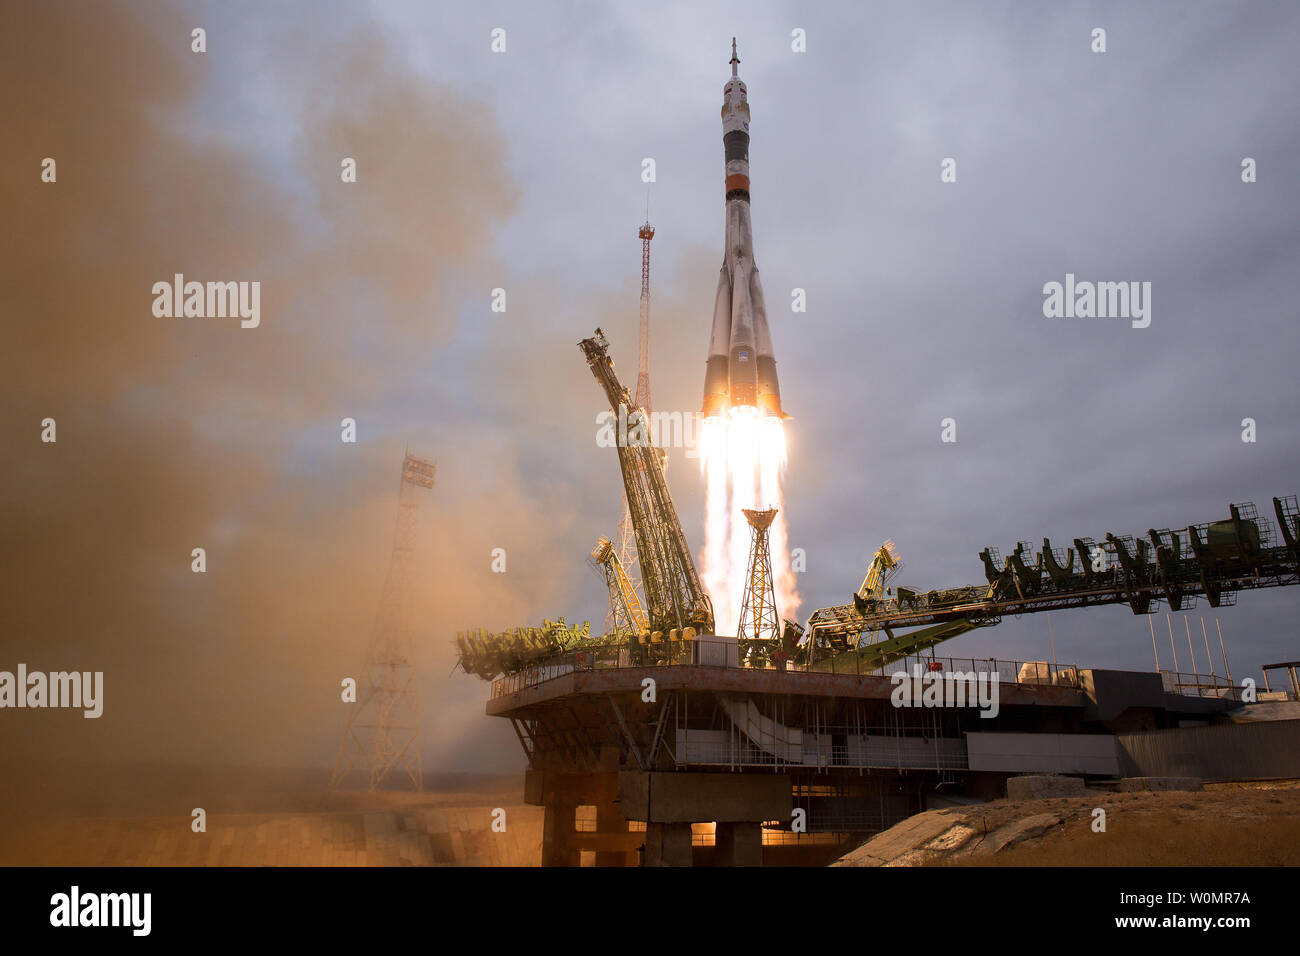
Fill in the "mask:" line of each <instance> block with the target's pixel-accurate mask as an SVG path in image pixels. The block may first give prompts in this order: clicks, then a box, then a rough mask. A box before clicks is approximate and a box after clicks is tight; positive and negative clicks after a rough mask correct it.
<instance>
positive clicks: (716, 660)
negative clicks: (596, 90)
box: [491, 637, 1079, 700]
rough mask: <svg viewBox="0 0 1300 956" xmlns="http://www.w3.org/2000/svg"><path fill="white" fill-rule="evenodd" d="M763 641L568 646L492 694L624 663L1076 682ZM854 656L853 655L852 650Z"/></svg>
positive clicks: (1033, 670) (1053, 668)
mask: <svg viewBox="0 0 1300 956" xmlns="http://www.w3.org/2000/svg"><path fill="white" fill-rule="evenodd" d="M767 643H768V642H760V641H737V640H735V639H727V638H709V637H700V638H695V639H694V640H689V641H662V642H660V643H658V644H637V643H634V642H625V643H621V644H607V645H602V646H599V647H589V648H583V649H581V650H575V651H567V652H565V653H563V654H560V655H558V656H556V657H551V658H548V659H546V660H544V661H541V662H539V663H537V664H535V665H533V666H530V667H526V668H523V669H522V670H519V671H516V672H515V673H513V674H506V675H504V676H502V677H498V678H497V679H496V680H494V681H493V682H492V690H491V699H493V700H495V699H497V698H498V697H508V696H510V695H511V694H516V693H518V692H519V691H521V690H525V689H527V688H530V687H536V686H538V685H540V684H545V683H547V682H548V681H552V680H555V679H556V678H559V677H565V676H567V675H569V674H573V673H575V672H589V671H597V670H609V669H622V668H629V667H680V666H693V667H737V668H743V669H746V670H765V671H783V672H787V673H798V674H808V675H810V676H811V675H824V674H853V675H856V676H860V677H879V678H892V677H893V675H894V674H896V673H898V672H899V671H905V672H906V673H907V674H908V675H911V674H913V673H915V669H916V668H919V669H920V671H921V673H922V674H927V673H952V672H961V673H966V674H969V673H976V674H980V673H985V674H990V673H996V674H997V675H998V682H999V683H1002V684H1022V685H1023V684H1037V685H1047V686H1058V687H1062V686H1063V687H1078V686H1079V676H1078V675H1079V668H1078V665H1076V664H1068V665H1067V664H1056V665H1052V664H1050V663H1049V662H1047V661H1019V660H1001V661H1000V660H997V659H996V658H991V657H990V658H979V657H931V656H929V655H919V656H913V657H908V658H900V659H899V660H896V661H892V662H890V663H888V664H884V665H882V666H880V667H876V668H874V669H872V670H862V669H861V668H860V667H858V668H853V667H846V668H844V669H842V670H835V669H834V668H833V667H832V669H831V670H816V671H813V670H811V669H808V668H805V667H801V666H799V665H797V664H793V663H789V662H781V661H778V660H777V659H776V658H777V655H776V654H775V653H774V651H773V649H772V648H770V647H767V646H763V645H766V644H767ZM852 656H853V657H854V659H855V661H856V660H857V655H852Z"/></svg>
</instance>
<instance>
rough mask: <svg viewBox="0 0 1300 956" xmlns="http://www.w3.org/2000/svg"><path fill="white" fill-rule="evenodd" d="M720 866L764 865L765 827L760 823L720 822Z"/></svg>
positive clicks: (718, 830)
mask: <svg viewBox="0 0 1300 956" xmlns="http://www.w3.org/2000/svg"><path fill="white" fill-rule="evenodd" d="M717 846H718V857H717V861H718V866H762V865H763V828H762V826H761V825H760V824H758V823H719V824H718V829H717Z"/></svg>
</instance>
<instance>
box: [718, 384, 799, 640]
mask: <svg viewBox="0 0 1300 956" xmlns="http://www.w3.org/2000/svg"><path fill="white" fill-rule="evenodd" d="M785 462H786V448H785V425H784V424H782V422H781V420H780V419H778V418H760V417H759V414H758V409H756V408H752V407H750V406H745V407H742V408H733V409H731V411H730V414H729V416H728V417H726V418H709V419H705V421H704V426H703V428H702V429H701V433H700V468H701V470H702V471H703V472H704V477H705V501H704V553H703V555H702V556H701V561H700V564H701V566H702V567H703V578H704V586H705V587H706V588H707V589H708V591H709V596H710V597H711V598H712V599H713V616H714V623H715V627H716V630H717V632H718V633H719V634H724V635H728V636H730V635H733V634H735V633H736V625H737V624H738V623H739V619H740V602H741V598H742V597H743V595H744V590H745V586H746V581H745V572H746V571H747V570H748V566H749V539H750V529H749V522H747V521H746V520H745V516H744V515H743V514H742V513H741V509H743V508H757V509H764V508H776V509H777V515H776V520H775V521H774V522H773V523H772V527H771V529H770V531H769V532H768V542H769V544H770V547H771V551H772V578H773V586H774V589H775V591H776V607H777V611H778V613H779V615H780V617H781V618H789V619H791V620H795V619H796V617H795V615H796V614H797V613H798V611H799V593H798V590H797V588H796V586H795V576H794V572H792V571H791V570H790V549H789V545H788V538H787V535H786V524H785V500H784V497H783V495H782V489H781V479H782V477H783V475H784V473H785Z"/></svg>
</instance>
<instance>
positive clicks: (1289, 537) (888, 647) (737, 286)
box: [457, 43, 1300, 866]
mask: <svg viewBox="0 0 1300 956" xmlns="http://www.w3.org/2000/svg"><path fill="white" fill-rule="evenodd" d="M738 63H739V59H738V57H737V56H736V53H735V48H734V43H733V52H732V76H731V79H730V80H729V81H728V82H727V84H726V86H725V87H724V105H723V133H724V135H723V143H724V147H725V151H726V173H727V176H726V194H725V208H726V215H727V232H726V247H725V252H724V258H723V265H722V269H721V272H720V275H719V281H718V292H717V297H716V302H715V308H714V318H713V324H712V335H711V338H710V345H709V353H708V361H707V363H706V371H705V388H704V401H703V407H702V411H701V414H702V416H703V417H704V418H705V420H706V422H712V423H718V424H721V425H722V426H724V427H728V426H730V427H742V426H744V425H745V424H746V423H748V422H751V421H756V420H761V421H762V422H764V423H770V424H772V425H774V426H775V427H778V428H779V427H781V423H782V422H783V421H784V420H785V419H787V418H788V417H789V416H788V415H786V413H785V412H784V410H783V408H782V405H781V398H780V390H779V386H778V384H777V377H776V365H775V358H774V355H773V350H772V344H771V338H770V334H769V330H768V326H767V316H766V310H765V307H764V304H763V298H762V289H761V285H760V283H759V281H758V270H757V268H756V266H755V264H754V260H753V248H752V235H751V228H750V218H749V202H750V196H749V187H750V180H749V153H748V146H749V106H748V100H747V94H746V90H745V85H744V84H743V83H742V82H741V81H740V79H739V77H738V73H737V69H736V67H737V64H738ZM642 240H643V267H642V276H643V282H642V325H641V329H642V337H643V342H642V361H641V363H640V365H639V367H638V388H637V391H638V397H640V396H641V395H642V394H644V395H645V396H646V398H645V400H644V401H635V402H634V400H633V396H632V395H631V393H630V392H629V390H628V389H627V388H626V387H624V385H623V384H622V383H621V382H620V381H619V379H618V376H617V375H616V374H615V371H614V362H613V360H612V359H611V357H610V355H609V349H608V342H607V340H606V338H605V336H604V333H603V332H602V331H601V330H600V329H597V330H596V332H595V334H594V335H593V336H592V337H590V338H587V339H583V340H582V341H581V342H580V343H579V349H580V350H581V352H582V354H583V356H584V358H585V360H586V362H587V364H588V367H589V368H590V369H591V371H592V374H593V375H594V377H595V378H596V381H597V383H598V384H599V385H600V388H601V390H602V392H603V393H604V396H605V399H606V401H607V403H608V406H609V408H610V409H611V410H614V411H615V412H616V413H617V414H619V415H620V418H623V417H624V416H626V420H627V421H633V420H638V421H644V420H645V413H646V407H645V406H646V405H647V404H648V395H649V386H648V378H647V374H648V373H647V371H646V362H645V354H646V344H645V341H644V338H645V335H646V329H647V325H646V321H645V320H646V314H647V311H646V310H647V303H648V290H647V282H648V280H647V276H648V267H647V265H646V262H647V260H646V256H648V251H647V250H648V238H647V237H646V236H644V235H642ZM624 409H631V410H632V411H631V412H630V413H627V412H624V411H623V410H624ZM733 423H734V424H733ZM619 439H620V440H619V441H618V443H617V451H618V458H619V468H620V472H621V477H622V482H623V489H624V494H625V501H626V507H625V518H624V527H623V529H622V533H621V534H620V536H619V537H620V541H621V542H626V540H627V528H626V525H627V524H629V523H630V525H631V527H632V530H633V531H634V533H635V544H636V549H635V551H636V562H637V564H636V571H637V573H638V575H639V578H640V581H639V583H640V588H641V590H640V592H639V593H638V589H637V582H636V581H635V580H634V578H633V576H632V575H630V574H629V573H628V570H627V567H625V562H624V561H623V560H622V556H621V555H620V549H619V548H616V547H615V546H614V544H613V542H612V541H611V540H610V539H608V538H601V539H600V540H599V541H598V542H597V545H596V548H595V549H594V550H593V551H592V552H591V561H592V563H593V565H594V566H595V567H596V568H597V569H598V571H599V572H600V573H601V574H602V577H603V578H604V580H605V582H606V585H607V588H608V590H609V595H610V613H609V616H608V622H607V631H606V633H605V634H603V635H592V634H590V631H589V628H588V627H586V626H584V627H583V628H580V629H574V628H571V627H569V626H568V625H567V624H566V623H565V621H564V619H563V618H560V619H559V620H558V621H556V622H550V621H547V622H545V625H544V626H543V627H540V628H537V627H530V628H514V629H512V630H509V631H505V632H501V633H489V632H487V631H484V630H477V631H469V632H462V633H461V634H459V635H458V637H457V643H458V646H459V663H460V665H461V666H462V667H463V669H464V670H465V671H466V672H467V673H473V674H476V675H477V676H479V677H481V678H483V679H484V680H487V681H491V694H490V698H489V701H488V704H487V713H488V715H490V716H495V717H501V718H505V719H507V720H509V721H510V722H511V725H512V726H513V728H514V730H515V733H516V735H517V736H518V739H519V742H520V744H521V746H522V748H523V750H524V753H525V755H526V756H527V759H528V770H527V771H526V784H525V801H526V802H527V803H530V804H533V805H538V806H542V807H544V808H545V821H544V827H543V829H544V837H543V853H542V862H543V864H544V865H578V864H580V863H582V862H584V861H585V858H587V857H589V858H590V861H591V862H593V863H595V864H597V865H610V866H620V865H637V864H641V865H651V866H655V865H676V866H683V865H693V864H718V865H734V866H751V865H760V864H778V865H792V864H811V865H817V864H826V863H829V862H831V861H832V860H834V859H836V858H837V857H839V856H842V855H843V854H844V853H845V852H846V851H847V850H849V849H851V848H852V847H853V846H855V845H857V844H858V843H860V842H861V841H862V840H864V839H866V838H867V837H869V836H870V835H872V834H875V833H879V832H881V831H883V830H885V829H888V828H889V827H891V826H893V825H894V824H896V823H898V822H900V821H902V820H904V819H906V818H908V817H910V816H912V815H914V814H917V813H921V812H923V811H926V810H929V809H934V808H937V807H943V806H951V805H956V804H962V803H975V802H980V801H986V800H993V799H997V798H1000V797H1002V796H1004V795H1006V793H1007V790H1008V781H1009V780H1010V779H1011V778H1012V777H1017V776H1024V775H1066V776H1072V777H1076V778H1083V779H1086V780H1089V781H1091V782H1094V783H1105V784H1114V785H1119V784H1120V782H1121V781H1122V780H1124V779H1125V778H1134V777H1162V776H1173V777H1195V778H1203V779H1206V780H1250V779H1259V778H1267V777H1300V720H1294V719H1291V720H1283V719H1276V718H1268V717H1261V716H1260V714H1259V712H1258V711H1257V710H1255V709H1253V708H1254V705H1255V704H1256V703H1257V702H1261V701H1264V702H1269V703H1281V704H1283V705H1284V706H1287V707H1290V706H1297V707H1300V704H1294V705H1293V703H1292V702H1293V701H1294V697H1295V695H1293V694H1290V693H1286V692H1269V691H1265V692H1264V693H1263V694H1257V693H1256V690H1255V688H1254V687H1253V686H1252V685H1250V684H1249V683H1248V682H1246V683H1243V684H1238V683H1235V682H1234V681H1233V680H1232V677H1231V672H1230V670H1229V668H1228V666H1227V656H1226V651H1225V652H1224V655H1223V664H1224V666H1223V674H1222V675H1220V674H1219V673H1217V672H1216V669H1215V665H1214V662H1213V656H1212V654H1211V653H1210V649H1209V636H1208V633H1205V634H1204V635H1203V637H1204V641H1205V647H1206V656H1207V658H1208V659H1209V661H1210V672H1209V674H1208V675H1207V674H1204V673H1201V672H1200V671H1199V669H1198V668H1197V666H1196V664H1195V654H1194V653H1193V655H1192V657H1193V671H1192V673H1190V674H1188V673H1183V672H1180V671H1179V669H1178V666H1177V659H1176V657H1175V659H1174V667H1173V669H1172V670H1164V669H1161V668H1160V665H1159V659H1158V654H1157V661H1156V670H1155V671H1153V672H1134V671H1118V670H1107V669H1101V668H1096V667H1093V668H1081V667H1079V666H1078V665H1077V664H1075V665H1069V666H1060V665H1058V663H1057V662H1056V661H1051V662H1048V661H999V660H995V659H988V660H980V659H972V658H964V659H963V658H940V657H937V656H936V653H935V648H936V647H937V646H938V645H939V644H941V643H943V642H945V641H948V640H951V639H952V638H954V637H957V636H959V635H961V634H964V633H967V632H969V631H971V630H974V629H976V628H981V627H989V626H993V625H996V624H997V623H999V622H1000V621H1001V619H1002V617H1003V616H1005V615H1007V614H1015V615H1019V614H1026V613H1038V612H1047V611H1051V610H1064V609H1071V608H1083V607H1093V606H1099V605H1121V604H1122V605H1127V606H1128V607H1129V609H1130V610H1131V611H1132V612H1133V614H1135V615H1151V614H1152V613H1154V611H1155V610H1156V609H1157V608H1158V607H1159V606H1160V605H1161V603H1162V602H1163V603H1166V604H1167V605H1168V607H1169V608H1170V610H1172V611H1186V610H1187V609H1189V608H1191V607H1192V606H1193V605H1194V604H1195V602H1196V601H1198V600H1199V599H1201V598H1204V599H1205V600H1206V601H1207V602H1208V603H1209V605H1210V606H1211V607H1214V608H1218V607H1226V606H1230V605H1232V604H1233V603H1235V600H1236V596H1237V595H1238V594H1239V593H1241V592H1244V591H1250V590H1254V589H1258V588H1271V587H1283V586H1291V585H1295V584H1298V583H1300V506H1298V505H1297V500H1296V498H1295V497H1294V496H1291V497H1285V498H1275V499H1274V500H1273V511H1274V514H1275V516H1276V519H1277V526H1276V528H1274V526H1273V525H1272V524H1271V523H1270V522H1269V521H1268V520H1267V519H1265V518H1263V517H1261V516H1260V515H1259V514H1258V513H1257V511H1256V509H1255V508H1254V506H1253V505H1249V504H1235V505H1230V506H1229V514H1228V517H1227V518H1226V519H1222V520H1217V521H1209V522H1203V523H1199V524H1190V525H1187V526H1186V527H1185V528H1180V529H1177V530H1172V529H1168V528H1164V529H1154V528H1153V529H1148V530H1147V531H1146V532H1144V533H1143V534H1141V535H1117V534H1113V533H1110V534H1106V535H1105V536H1104V538H1102V539H1100V540H1094V539H1092V538H1075V539H1073V541H1072V545H1073V546H1072V547H1070V548H1067V549H1065V550H1058V549H1055V548H1053V547H1052V544H1051V542H1050V541H1049V540H1048V539H1046V538H1044V539H1043V545H1042V549H1041V551H1039V552H1038V554H1037V558H1036V559H1035V557H1034V548H1033V546H1031V545H1030V544H1029V543H1027V542H1020V543H1018V544H1017V545H1016V546H1015V548H1014V549H1013V550H1012V552H1011V553H1010V554H1009V555H1008V556H1007V557H1006V558H1005V560H1004V559H1003V558H1002V556H1001V555H1000V554H999V553H998V552H997V551H996V550H994V549H992V548H986V549H984V551H983V552H981V553H980V554H979V557H980V559H981V561H982V563H983V566H984V578H985V581H984V583H982V584H977V585H963V586H958V587H950V588H937V589H932V590H929V591H924V592H922V591H917V590H913V589H909V588H905V587H900V586H896V585H894V584H893V583H892V579H893V576H894V573H895V572H896V571H897V569H898V555H897V551H896V550H895V549H894V547H893V543H892V542H886V543H885V544H884V545H882V547H881V548H880V549H879V550H878V551H877V552H876V554H875V556H874V558H873V561H872V564H871V567H870V569H869V570H868V573H867V577H866V579H865V580H864V581H863V583H862V586H861V587H860V588H859V589H858V591H857V592H855V593H854V594H853V595H852V599H851V600H850V601H848V602H846V603H844V604H842V605H837V606H833V607H827V608H822V609H819V610H817V611H814V612H813V614H812V615H811V616H810V617H809V619H808V624H807V628H806V630H805V628H803V627H800V626H799V624H798V623H796V622H793V621H789V620H787V621H785V622H784V625H783V626H782V623H781V622H780V619H779V617H778V616H777V613H776V604H777V602H776V601H775V600H774V586H773V585H774V579H775V578H778V577H780V569H779V568H776V569H774V565H773V561H772V558H773V555H774V550H773V549H774V548H778V549H783V547H784V540H785V539H784V537H783V536H782V537H781V539H780V541H779V543H777V544H773V545H770V544H769V541H768V533H769V529H772V530H776V529H781V527H782V526H781V524H780V521H781V519H780V518H778V517H777V516H778V514H779V508H778V505H779V503H780V502H779V500H773V501H768V502H763V503H759V504H754V503H748V504H747V503H745V502H741V503H739V504H737V503H736V501H735V500H734V497H728V496H727V494H725V493H722V494H721V498H720V499H717V500H723V501H725V503H726V507H730V508H731V510H732V511H735V512H738V513H743V514H744V515H745V516H746V519H747V521H748V523H749V529H748V530H749V535H750V537H749V540H750V545H751V546H750V551H749V566H748V571H747V573H746V576H745V588H744V592H743V595H741V605H740V606H741V611H740V614H739V620H738V623H736V621H735V618H734V617H729V616H728V614H727V613H726V612H725V611H719V613H718V615H717V617H715V606H714V599H715V598H716V599H717V600H718V601H719V603H720V604H721V603H722V602H724V601H725V599H726V598H728V597H730V595H729V594H727V593H725V591H719V590H718V585H719V580H718V579H717V578H716V577H714V578H713V580H711V581H710V584H711V586H710V587H709V588H706V587H705V586H704V583H703V581H702V579H701V575H700V573H699V572H698V571H697V569H696V566H695V560H694V557H693V555H692V551H691V548H690V546H689V544H688V543H687V541H686V537H685V534H684V532H683V530H682V525H681V521H680V519H679V517H678V515H677V511H676V508H675V506H674V504H673V500H672V496H671V494H670V493H669V489H668V485H667V482H666V480H665V478H664V452H663V450H662V449H661V448H659V447H656V446H655V444H654V443H653V441H652V440H651V439H650V438H649V437H648V436H647V434H646V431H645V429H644V428H641V429H625V430H622V431H621V432H620V436H619ZM779 451H780V453H781V463H783V462H784V458H783V456H784V435H783V434H782V435H781V436H780V443H779ZM718 460H721V459H718ZM739 460H740V461H742V462H743V467H742V468H740V470H742V471H744V474H743V475H729V474H722V475H721V476H719V475H718V474H715V473H714V471H713V470H712V469H710V468H708V467H706V469H705V470H706V475H707V478H708V481H709V488H708V490H707V491H706V500H707V501H708V502H709V503H710V506H712V505H713V504H716V501H715V494H714V492H715V491H718V492H722V491H724V486H725V484H726V481H724V480H722V479H725V480H727V481H729V480H730V479H731V478H733V477H736V478H741V479H743V480H740V481H734V482H732V488H733V490H734V487H735V486H738V485H748V486H750V488H749V493H750V494H753V493H754V487H755V486H757V485H758V484H759V483H760V482H759V479H760V478H762V479H764V490H763V494H764V495H767V494H768V491H769V489H770V488H774V489H775V492H776V497H777V498H778V499H779V493H780V485H779V481H777V482H775V483H767V482H766V479H767V478H770V477H771V476H770V475H769V470H770V469H769V467H768V466H770V465H773V464H775V463H776V462H775V460H774V459H773V458H771V457H769V458H768V459H762V456H761V455H760V454H758V453H757V450H756V449H755V448H747V449H745V453H744V454H743V455H741V456H740V459H739ZM760 461H762V467H760V468H755V467H754V466H755V465H756V464H758V463H759V462H760ZM723 464H724V465H728V466H731V465H735V464H736V462H734V461H725V460H724V461H723ZM724 470H725V469H724ZM713 516H714V515H713V513H712V512H711V517H713ZM727 517H734V515H728V516H727ZM714 531H716V528H715V527H714V526H713V525H711V524H710V522H709V521H706V541H705V554H706V558H705V565H704V566H705V571H706V572H709V571H710V570H711V568H710V558H709V556H710V555H715V554H718V553H724V556H728V557H729V558H730V557H734V553H735V552H734V549H730V548H724V549H717V548H716V544H717V541H716V540H715V539H713V538H712V537H711V535H712V533H713V532H714ZM782 535H783V530H782ZM733 541H734V538H733ZM622 550H623V551H624V552H625V553H626V550H627V549H626V548H624V549H622ZM725 552H730V555H727V554H725ZM734 566H735V565H733V567H734ZM774 570H775V571H776V573H775V574H774ZM710 577H711V576H710V575H708V574H707V573H706V575H705V580H710ZM722 578H723V579H725V578H726V575H723V576H722ZM739 590H740V589H739V588H737V591H739ZM719 618H721V619H722V621H723V622H725V623H720V621H719ZM733 627H734V634H735V636H731V634H732V628H733ZM720 630H721V631H723V633H718V632H719V631H720ZM1170 636H1171V640H1172V624H1171V633H1170ZM1187 637H1188V643H1189V649H1191V632H1190V627H1189V628H1188V634H1187ZM1152 640H1153V644H1154V641H1155V632H1154V628H1152ZM1220 648H1221V650H1222V644H1221V645H1220ZM1278 667H1279V668H1282V669H1287V673H1288V675H1289V676H1290V679H1291V682H1292V684H1293V685H1294V684H1295V683H1296V678H1295V672H1296V669H1295V667H1294V664H1281V665H1278ZM939 677H941V678H943V679H942V681H938V680H935V679H934V678H939ZM940 685H942V687H943V688H944V690H945V693H944V695H943V698H942V699H940V697H939V696H938V695H937V694H936V695H935V696H934V697H931V696H929V688H933V687H936V686H940ZM949 687H952V688H956V689H959V690H961V691H962V693H961V694H959V695H957V696H956V697H955V698H951V699H950V698H949V697H948V695H947V690H948V688H949ZM912 688H915V692H912ZM903 691H907V693H902V694H900V692H903ZM967 691H970V693H968V692H967ZM974 691H978V693H973V692H974Z"/></svg>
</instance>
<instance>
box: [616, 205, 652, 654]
mask: <svg viewBox="0 0 1300 956" xmlns="http://www.w3.org/2000/svg"><path fill="white" fill-rule="evenodd" d="M637 237H638V238H639V239H640V240H641V324H640V333H639V334H640V350H639V352H638V355H637V370H636V404H637V407H638V408H640V409H642V410H643V411H644V412H645V415H646V418H647V422H646V425H647V427H649V420H648V419H649V416H650V240H651V239H653V238H654V237H655V227H654V226H652V225H650V207H649V201H648V200H647V203H646V221H645V222H644V223H642V224H641V228H640V230H639V231H638V232H637ZM615 411H618V409H615ZM621 515H622V516H621V517H620V518H619V522H618V552H617V555H618V560H619V564H620V565H621V566H622V570H623V572H624V573H625V575H626V576H627V579H628V582H629V583H630V585H631V588H632V590H633V592H635V591H636V590H637V589H638V588H639V587H640V586H641V578H640V571H639V567H638V564H639V562H638V560H637V552H636V529H635V528H634V527H633V526H632V512H631V511H630V510H629V509H628V505H627V492H626V491H625V492H624V493H623V510H622V512H621ZM617 603H618V601H617V600H616V598H615V596H614V592H613V591H611V592H610V602H609V609H608V611H606V612H605V629H606V630H607V631H608V630H613V629H614V628H615V627H616V624H615V620H616V618H617V617H618V608H617V607H616V604H617Z"/></svg>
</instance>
